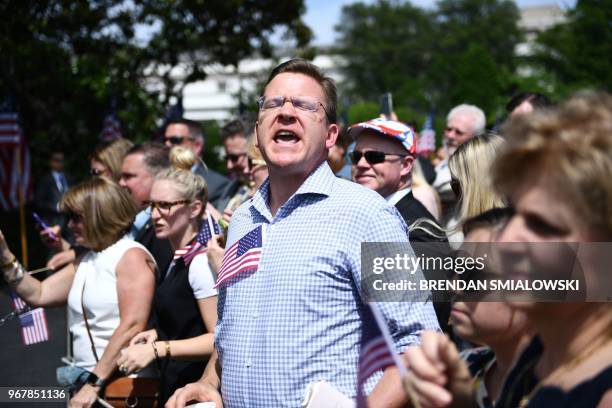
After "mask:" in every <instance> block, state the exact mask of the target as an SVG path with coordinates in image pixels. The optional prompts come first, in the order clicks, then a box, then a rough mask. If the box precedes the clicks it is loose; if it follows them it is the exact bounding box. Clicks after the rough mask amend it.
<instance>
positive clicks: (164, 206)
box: [145, 200, 191, 214]
mask: <svg viewBox="0 0 612 408" xmlns="http://www.w3.org/2000/svg"><path fill="white" fill-rule="evenodd" d="M190 202H191V201H190V200H177V201H146V202H145V205H146V206H148V207H151V211H153V210H154V209H156V208H157V210H158V211H159V212H160V213H164V214H167V213H168V212H169V211H170V210H171V209H172V207H174V206H175V205H179V204H189V203H190Z"/></svg>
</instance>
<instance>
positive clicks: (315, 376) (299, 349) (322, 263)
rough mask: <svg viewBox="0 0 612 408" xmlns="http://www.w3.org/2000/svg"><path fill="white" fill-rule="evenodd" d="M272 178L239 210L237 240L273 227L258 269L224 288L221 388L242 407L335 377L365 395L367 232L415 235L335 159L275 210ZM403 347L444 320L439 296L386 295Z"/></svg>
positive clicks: (282, 400)
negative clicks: (333, 166)
mask: <svg viewBox="0 0 612 408" xmlns="http://www.w3.org/2000/svg"><path fill="white" fill-rule="evenodd" d="M268 194H269V184H268V182H267V181H266V182H265V183H264V184H263V185H262V187H261V188H260V189H259V191H258V192H257V193H256V194H255V196H254V197H253V198H252V199H251V200H250V201H247V202H246V203H245V204H243V205H242V206H241V207H240V208H239V209H238V210H237V211H236V212H235V213H234V215H233V216H232V221H231V224H230V230H229V236H228V242H227V246H228V247H229V246H230V245H232V244H233V243H234V242H235V241H236V240H238V239H240V238H241V237H243V236H244V235H245V234H247V233H248V232H249V231H251V230H253V229H254V228H255V227H257V226H259V225H262V227H263V254H262V259H261V262H260V264H259V269H258V270H257V272H255V273H253V274H250V275H248V274H246V275H244V276H242V277H238V278H232V279H231V280H229V281H228V285H227V286H226V287H223V288H222V289H221V290H220V291H219V303H218V311H219V322H218V325H217V330H216V347H217V350H218V352H219V358H220V361H221V370H222V373H221V374H222V377H221V393H222V395H223V400H224V404H225V405H226V406H228V407H230V408H233V407H299V406H300V403H301V401H302V400H303V398H304V394H305V391H306V388H307V386H308V384H310V383H311V382H314V381H318V380H325V381H327V382H329V383H330V384H332V385H333V386H334V387H336V388H337V389H338V390H339V391H341V392H343V393H344V394H345V395H347V396H349V397H351V398H355V397H356V384H357V363H358V358H359V347H360V340H361V335H362V321H361V314H362V311H363V309H364V308H365V307H366V305H365V304H364V303H363V302H362V300H361V294H360V292H361V287H360V276H361V256H360V244H361V242H407V232H406V225H405V224H404V221H403V220H402V218H401V216H400V215H399V213H398V212H397V210H396V209H395V207H393V206H391V205H389V204H388V203H386V201H385V200H384V199H383V198H382V197H380V196H379V195H378V194H377V193H376V192H374V191H371V190H368V189H366V188H364V187H362V186H360V185H358V184H356V183H352V182H349V181H347V180H342V179H340V178H337V177H335V176H334V175H333V173H332V172H331V170H330V168H329V166H328V165H327V163H326V162H324V163H323V164H321V165H320V166H319V167H318V168H317V169H316V170H315V171H314V172H313V173H312V174H311V175H310V177H309V178H308V179H307V180H306V181H305V182H304V183H303V184H302V186H301V187H300V188H299V190H298V191H297V192H296V193H295V194H294V195H293V196H292V197H291V198H290V199H289V200H288V201H287V202H286V203H285V204H284V205H283V206H282V207H281V208H280V209H279V210H278V211H277V214H276V216H274V217H273V216H272V214H271V212H270V208H269V207H268V204H267V203H268ZM379 305H380V309H381V311H382V313H383V315H384V316H385V318H386V319H387V322H388V323H389V328H390V331H391V335H392V337H393V339H394V341H395V344H396V346H397V347H398V349H400V350H403V349H404V348H405V347H406V346H407V345H410V344H415V343H418V341H419V336H420V332H421V331H422V330H425V329H430V330H438V323H437V320H436V315H435V312H434V310H433V307H432V306H431V303H423V302H420V303H419V302H414V303H380V304H379Z"/></svg>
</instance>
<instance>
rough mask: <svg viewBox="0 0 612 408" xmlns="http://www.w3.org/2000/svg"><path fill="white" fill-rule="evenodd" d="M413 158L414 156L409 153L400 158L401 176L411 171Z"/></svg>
mask: <svg viewBox="0 0 612 408" xmlns="http://www.w3.org/2000/svg"><path fill="white" fill-rule="evenodd" d="M415 160H416V158H415V157H414V156H413V155H411V154H409V155H408V156H406V157H404V158H403V159H402V169H401V170H400V175H401V176H405V175H408V174H410V173H411V172H412V166H413V165H414V161H415Z"/></svg>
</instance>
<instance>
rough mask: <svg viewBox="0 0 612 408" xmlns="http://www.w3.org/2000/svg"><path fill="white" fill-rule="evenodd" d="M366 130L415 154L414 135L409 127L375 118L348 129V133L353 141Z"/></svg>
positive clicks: (393, 121)
mask: <svg viewBox="0 0 612 408" xmlns="http://www.w3.org/2000/svg"><path fill="white" fill-rule="evenodd" d="M366 129H371V130H373V131H375V132H376V133H378V134H379V135H381V136H387V137H391V138H393V139H397V140H399V141H400V143H401V144H402V146H404V148H405V149H406V150H408V152H409V153H412V154H415V153H416V143H415V137H414V133H413V132H412V129H411V128H410V126H408V125H405V124H403V123H402V122H398V121H395V120H389V119H383V118H376V119H371V120H368V121H367V122H361V123H357V124H355V125H353V126H351V127H349V128H348V132H349V135H350V136H351V137H352V138H353V139H357V137H358V136H359V135H360V134H361V132H363V131H364V130H366Z"/></svg>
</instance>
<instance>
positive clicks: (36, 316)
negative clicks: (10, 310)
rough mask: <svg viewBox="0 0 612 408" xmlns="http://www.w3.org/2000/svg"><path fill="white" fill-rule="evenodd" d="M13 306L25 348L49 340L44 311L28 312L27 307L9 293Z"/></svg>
mask: <svg viewBox="0 0 612 408" xmlns="http://www.w3.org/2000/svg"><path fill="white" fill-rule="evenodd" d="M11 297H12V299H13V306H14V307H15V311H16V312H17V313H18V318H19V325H20V326H21V339H22V341H23V343H24V344H25V345H26V346H29V345H30V344H36V343H41V342H43V341H47V340H49V328H48V326H47V317H46V315H45V309H43V308H42V307H38V308H36V309H32V310H28V309H29V308H28V305H26V303H25V302H24V301H23V299H21V298H20V297H19V296H17V295H16V294H15V293H12V292H11Z"/></svg>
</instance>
